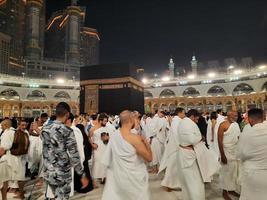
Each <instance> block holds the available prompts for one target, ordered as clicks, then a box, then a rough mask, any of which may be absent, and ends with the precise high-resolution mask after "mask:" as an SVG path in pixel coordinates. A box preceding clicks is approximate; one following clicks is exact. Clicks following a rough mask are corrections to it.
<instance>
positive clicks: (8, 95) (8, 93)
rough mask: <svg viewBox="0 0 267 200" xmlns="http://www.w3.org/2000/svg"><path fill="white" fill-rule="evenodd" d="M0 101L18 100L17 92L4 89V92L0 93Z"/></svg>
mask: <svg viewBox="0 0 267 200" xmlns="http://www.w3.org/2000/svg"><path fill="white" fill-rule="evenodd" d="M0 99H6V100H12V99H14V100H18V99H20V96H19V94H18V92H17V91H15V90H13V89H11V88H9V89H6V90H3V91H2V92H1V93H0Z"/></svg>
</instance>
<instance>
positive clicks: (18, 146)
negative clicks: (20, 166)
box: [10, 129, 30, 156]
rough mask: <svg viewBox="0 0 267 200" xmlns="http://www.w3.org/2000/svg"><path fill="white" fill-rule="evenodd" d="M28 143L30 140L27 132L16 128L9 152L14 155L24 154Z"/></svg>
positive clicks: (26, 151)
mask: <svg viewBox="0 0 267 200" xmlns="http://www.w3.org/2000/svg"><path fill="white" fill-rule="evenodd" d="M29 145H30V140H29V136H28V134H27V133H26V132H24V131H22V130H20V129H18V130H16V132H15V134H14V141H13V144H12V147H11V149H10V152H11V154H12V155H14V156H20V155H25V154H27V153H28V149H29Z"/></svg>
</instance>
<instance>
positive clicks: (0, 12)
mask: <svg viewBox="0 0 267 200" xmlns="http://www.w3.org/2000/svg"><path fill="white" fill-rule="evenodd" d="M85 11H86V9H85V8H84V7H81V6H78V5H77V1H71V5H70V6H68V7H67V8H66V9H65V10H62V11H58V12H55V13H54V14H53V15H52V17H51V18H50V20H49V21H48V24H47V25H46V1H45V0H27V1H26V0H0V33H1V35H0V39H1V58H2V57H3V59H1V61H0V62H1V65H0V73H5V74H10V75H15V76H22V77H24V76H27V77H34V78H47V79H51V77H52V78H56V77H59V76H64V77H65V78H66V79H78V78H79V71H80V69H79V68H80V67H81V66H83V65H91V64H98V59H99V53H98V51H99V44H98V43H99V36H98V33H97V31H96V30H95V29H90V28H86V27H84V21H85ZM6 35H7V36H8V37H6ZM95 38H97V39H95ZM90 45H92V46H90ZM7 46H8V52H7V51H6V47H7ZM6 56H8V62H6Z"/></svg>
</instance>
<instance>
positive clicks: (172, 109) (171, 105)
mask: <svg viewBox="0 0 267 200" xmlns="http://www.w3.org/2000/svg"><path fill="white" fill-rule="evenodd" d="M175 109H176V105H175V104H173V103H172V104H170V105H169V111H171V112H174V111H175Z"/></svg>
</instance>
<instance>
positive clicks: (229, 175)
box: [218, 111, 240, 200]
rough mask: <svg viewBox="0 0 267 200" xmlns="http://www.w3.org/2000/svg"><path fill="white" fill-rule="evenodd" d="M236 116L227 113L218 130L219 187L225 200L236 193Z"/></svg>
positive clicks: (233, 112)
mask: <svg viewBox="0 0 267 200" xmlns="http://www.w3.org/2000/svg"><path fill="white" fill-rule="evenodd" d="M237 118H238V114H237V112H235V111H231V112H228V113H227V118H226V120H225V121H224V122H222V123H221V125H220V126H219V130H218V146H219V150H220V161H221V164H222V168H221V171H220V187H221V188H222V189H223V197H224V199H225V200H231V197H230V195H233V196H238V194H237V193H236V191H237V189H238V187H237V184H236V183H237V178H238V161H237V155H236V153H237V143H238V138H239V135H240V128H239V125H238V124H237V123H236V120H237Z"/></svg>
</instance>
